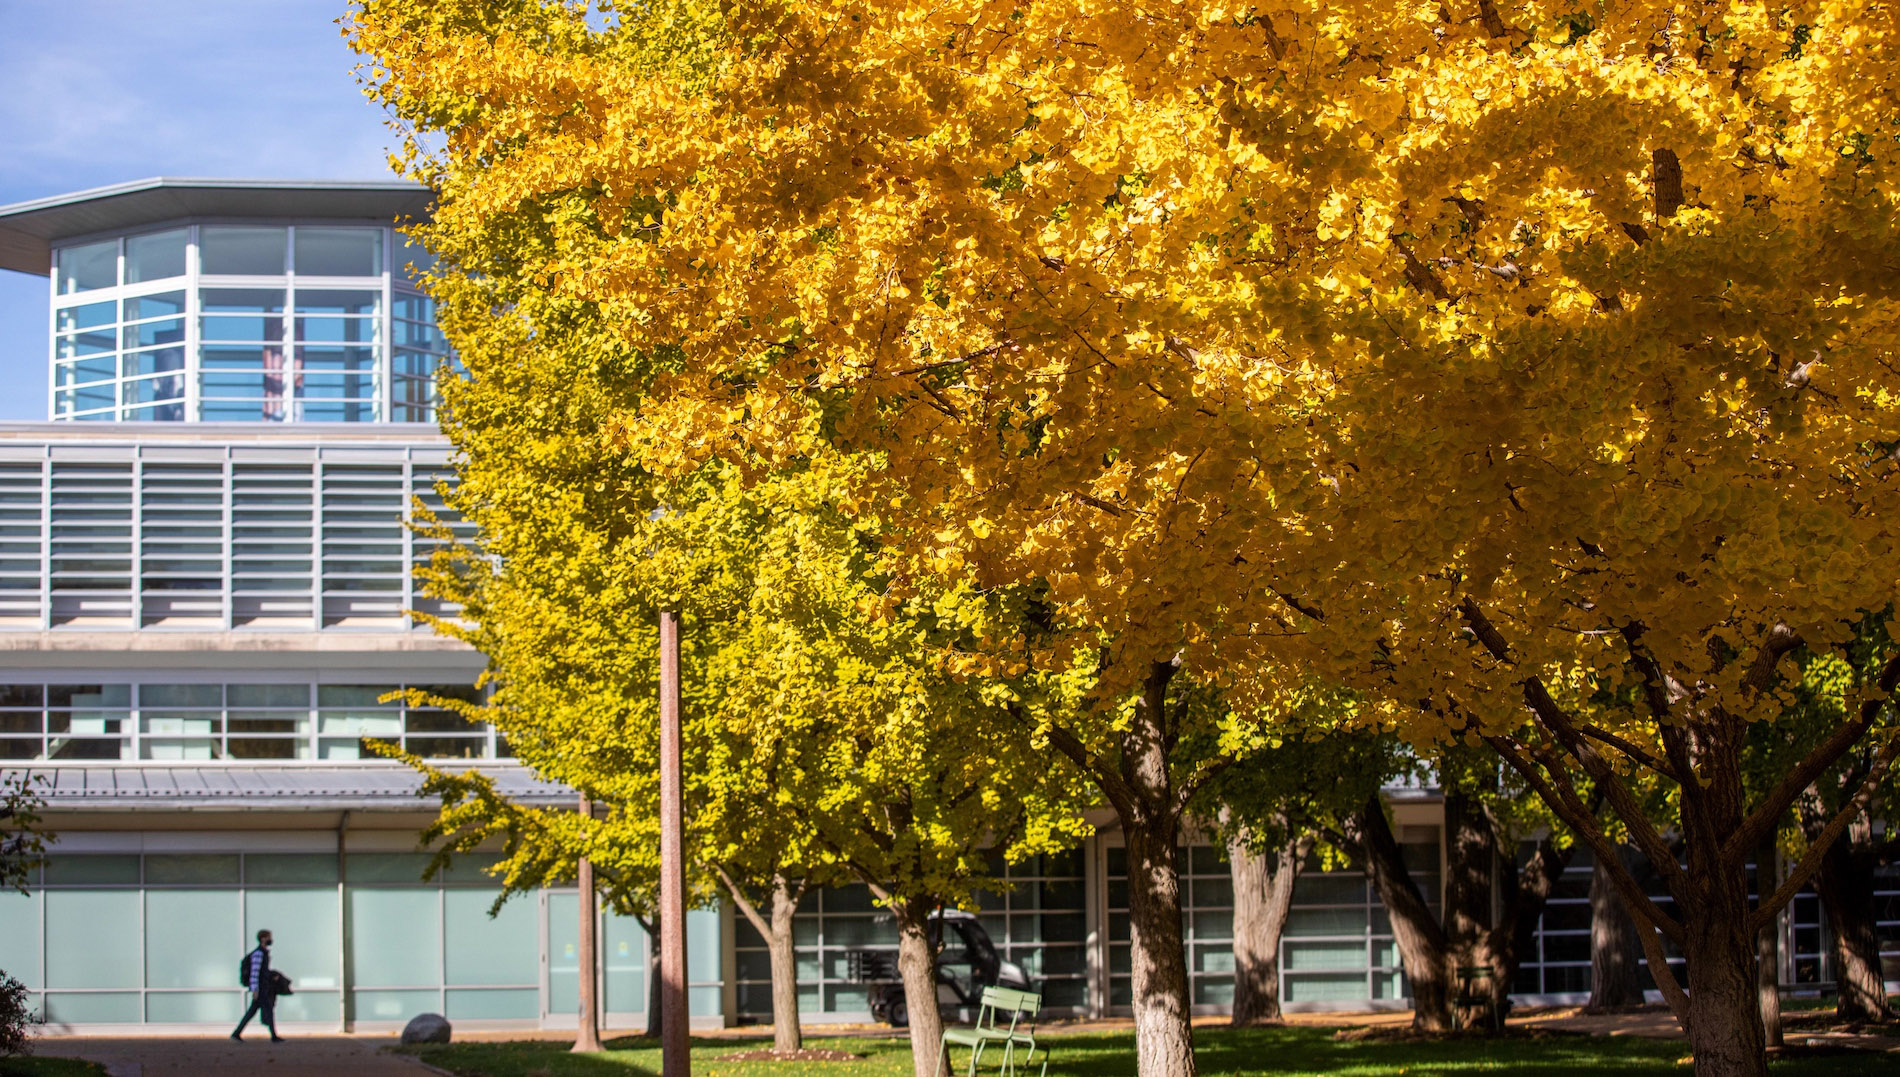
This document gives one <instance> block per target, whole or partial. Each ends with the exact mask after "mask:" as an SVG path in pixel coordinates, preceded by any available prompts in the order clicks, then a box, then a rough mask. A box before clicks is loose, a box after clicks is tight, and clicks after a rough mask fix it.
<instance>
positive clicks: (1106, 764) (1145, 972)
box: [1049, 660, 1196, 1077]
mask: <svg viewBox="0 0 1900 1077" xmlns="http://www.w3.org/2000/svg"><path fill="white" fill-rule="evenodd" d="M1179 669H1180V666H1179V663H1178V660H1170V661H1166V662H1152V663H1150V664H1149V671H1148V677H1147V680H1146V682H1145V683H1144V684H1143V687H1142V699H1141V703H1140V705H1139V706H1137V707H1135V708H1134V713H1133V714H1132V716H1131V717H1130V720H1129V723H1128V727H1127V728H1126V729H1124V730H1122V731H1121V733H1120V735H1119V736H1118V738H1117V740H1118V743H1117V744H1116V749H1117V750H1116V751H1115V752H1114V753H1112V754H1109V755H1103V754H1101V753H1098V752H1095V751H1092V750H1090V749H1089V748H1088V747H1087V746H1085V745H1084V744H1082V742H1081V741H1080V740H1079V739H1078V738H1077V737H1076V736H1075V734H1074V733H1073V732H1071V731H1069V730H1068V729H1065V728H1064V727H1062V726H1060V725H1056V726H1051V727H1050V729H1049V741H1050V743H1051V744H1053V745H1055V747H1056V748H1057V749H1058V750H1059V751H1061V752H1062V753H1063V754H1064V755H1067V756H1068V757H1069V758H1070V759H1071V760H1073V761H1074V762H1075V763H1076V764H1077V765H1078V766H1080V767H1081V768H1082V769H1083V770H1084V772H1085V773H1087V774H1088V775H1089V777H1090V778H1091V779H1092V780H1093V781H1094V782H1095V785H1096V787H1097V788H1099V789H1100V790H1101V791H1102V795H1103V796H1104V797H1105V798H1106V799H1107V800H1108V802H1109V803H1110V804H1112V805H1113V806H1114V808H1115V816H1116V818H1117V819H1118V820H1119V821H1120V823H1121V828H1122V834H1123V835H1124V837H1125V838H1126V841H1127V844H1128V850H1127V851H1128V905H1129V922H1130V939H1129V941H1130V944H1131V945H1130V946H1129V957H1130V962H1131V964H1132V966H1133V985H1132V986H1133V991H1134V1003H1135V1062H1136V1069H1137V1072H1138V1073H1139V1074H1140V1077H1195V1073H1196V1070H1195V1061H1194V1026H1193V1025H1192V1024H1190V1023H1189V1021H1188V1014H1189V1000H1188V978H1187V953H1186V950H1185V948H1184V946H1183V945H1182V941H1181V878H1180V874H1179V872H1178V869H1177V866H1176V864H1175V856H1176V848H1175V847H1176V844H1177V842H1178V841H1179V840H1180V836H1181V817H1182V812H1183V811H1185V810H1186V807H1187V801H1188V798H1189V796H1191V795H1192V793H1193V790H1192V789H1176V788H1175V787H1174V784H1173V777H1172V775H1171V774H1170V772H1169V770H1168V762H1169V760H1168V753H1169V751H1170V749H1171V748H1172V747H1173V746H1174V745H1175V744H1176V743H1177V741H1178V737H1179V731H1178V730H1177V729H1176V728H1175V725H1174V719H1173V716H1172V713H1171V712H1170V710H1169V708H1168V685H1169V683H1170V682H1171V681H1172V680H1173V679H1174V675H1175V673H1176V672H1178V671H1179Z"/></svg>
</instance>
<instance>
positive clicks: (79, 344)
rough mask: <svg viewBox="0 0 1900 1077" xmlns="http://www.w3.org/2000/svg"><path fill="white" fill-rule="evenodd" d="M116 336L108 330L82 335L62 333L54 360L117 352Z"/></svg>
mask: <svg viewBox="0 0 1900 1077" xmlns="http://www.w3.org/2000/svg"><path fill="white" fill-rule="evenodd" d="M118 346H119V341H118V334H116V333H114V332H113V331H112V330H110V329H94V330H92V331H91V332H84V333H62V334H60V337H59V348H58V351H57V352H56V356H55V357H56V358H60V359H71V358H73V357H74V356H78V355H97V354H99V353H101V352H109V351H115V350H117V348H118Z"/></svg>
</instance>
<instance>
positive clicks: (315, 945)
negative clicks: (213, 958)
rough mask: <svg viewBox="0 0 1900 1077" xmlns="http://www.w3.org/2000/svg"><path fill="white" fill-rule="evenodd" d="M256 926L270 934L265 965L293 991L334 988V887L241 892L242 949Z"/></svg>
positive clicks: (338, 949)
mask: <svg viewBox="0 0 1900 1077" xmlns="http://www.w3.org/2000/svg"><path fill="white" fill-rule="evenodd" d="M260 930H267V931H269V932H270V933H271V958H270V961H271V967H272V968H274V969H277V970H279V971H281V972H282V973H283V974H284V975H286V976H288V977H290V979H291V982H292V983H294V984H295V985H296V987H297V989H298V990H299V991H302V990H303V989H305V988H309V989H311V990H319V989H323V988H329V989H335V988H336V987H337V986H339V979H338V978H339V975H340V973H339V970H338V968H337V962H338V960H339V957H340V955H341V954H342V952H343V944H342V942H341V936H340V935H339V934H338V933H339V932H340V931H341V930H342V925H341V924H339V923H338V922H337V893H336V887H334V886H331V887H308V888H303V889H282V890H279V889H268V890H246V891H245V892H244V944H245V946H246V948H248V947H249V946H250V945H254V942H253V940H255V939H256V938H257V933H258V931H260ZM229 963H230V962H226V964H229Z"/></svg>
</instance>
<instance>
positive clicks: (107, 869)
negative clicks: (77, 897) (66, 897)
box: [46, 856, 139, 886]
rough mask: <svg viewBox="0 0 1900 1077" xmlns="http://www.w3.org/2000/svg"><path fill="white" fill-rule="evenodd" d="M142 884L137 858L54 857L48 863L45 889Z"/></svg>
mask: <svg viewBox="0 0 1900 1077" xmlns="http://www.w3.org/2000/svg"><path fill="white" fill-rule="evenodd" d="M138 881H139V858H138V857H137V856H52V857H48V858H47V859H46V885H48V886H96V885H100V884H115V883H131V884H133V885H137V883H138Z"/></svg>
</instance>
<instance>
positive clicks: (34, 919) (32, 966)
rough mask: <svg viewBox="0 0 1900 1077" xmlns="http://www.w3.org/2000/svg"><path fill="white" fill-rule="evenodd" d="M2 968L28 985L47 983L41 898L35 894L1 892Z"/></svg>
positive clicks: (0, 932)
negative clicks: (42, 950) (42, 968)
mask: <svg viewBox="0 0 1900 1077" xmlns="http://www.w3.org/2000/svg"><path fill="white" fill-rule="evenodd" d="M0 924H5V925H7V929H6V930H5V931H0V969H5V970H6V972H7V975H9V976H12V977H13V978H14V979H16V980H19V981H20V982H21V983H23V984H25V985H26V986H27V987H28V988H38V987H41V986H43V984H42V983H41V979H42V978H41V976H40V899H39V897H38V896H37V895H34V894H20V893H16V892H14V891H11V890H8V891H0Z"/></svg>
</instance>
